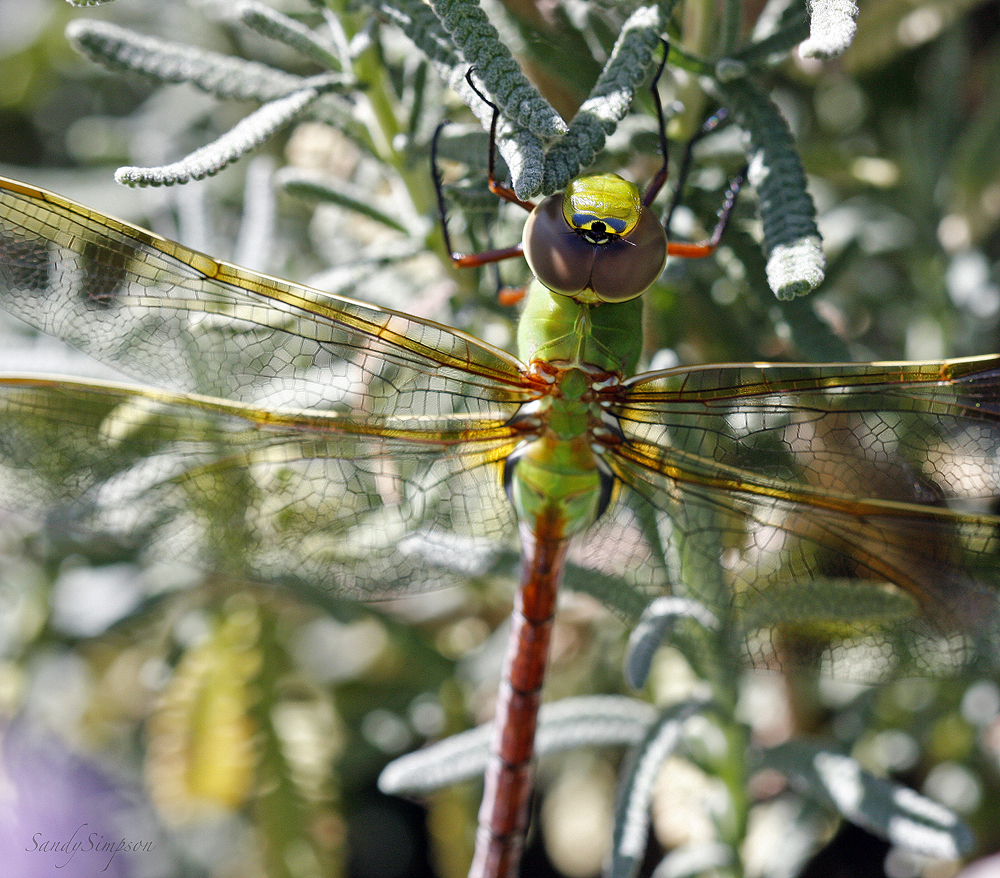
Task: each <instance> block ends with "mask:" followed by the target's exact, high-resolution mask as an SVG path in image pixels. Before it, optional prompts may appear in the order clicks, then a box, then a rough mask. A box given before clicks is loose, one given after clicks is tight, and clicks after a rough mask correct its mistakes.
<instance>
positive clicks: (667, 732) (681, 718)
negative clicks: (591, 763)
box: [608, 701, 705, 878]
mask: <svg viewBox="0 0 1000 878" xmlns="http://www.w3.org/2000/svg"><path fill="white" fill-rule="evenodd" d="M704 708H705V702H703V701H684V702H681V703H680V704H674V705H672V706H670V707H669V708H667V709H666V710H665V711H664V712H663V713H662V714H661V716H660V717H659V719H658V720H657V721H656V722H655V723H654V724H653V725H652V726H650V727H649V731H648V732H647V733H646V737H645V738H644V739H643V741H642V743H641V744H640V745H639V747H638V749H637V752H636V755H635V757H634V758H633V759H632V761H631V762H630V764H629V765H628V768H627V769H626V772H625V774H624V779H623V782H622V785H621V792H620V794H619V797H618V805H617V807H616V809H615V829H614V838H613V840H612V849H611V863H610V866H609V868H608V874H609V875H610V878H632V876H634V875H635V874H636V872H637V871H638V869H639V866H640V865H641V864H642V859H643V856H644V855H645V853H646V837H647V835H648V833H649V821H650V808H651V807H652V802H653V788H654V786H655V784H656V777H657V775H658V774H659V772H660V767H661V766H662V765H663V763H664V762H665V761H666V760H667V759H668V758H669V757H671V756H673V754H674V753H676V752H677V749H678V747H680V744H681V732H682V730H683V728H684V723H685V722H687V720H688V719H690V718H691V717H692V716H694V715H695V714H696V713H698V712H699V711H701V710H704Z"/></svg>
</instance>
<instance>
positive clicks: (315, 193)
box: [278, 167, 410, 234]
mask: <svg viewBox="0 0 1000 878" xmlns="http://www.w3.org/2000/svg"><path fill="white" fill-rule="evenodd" d="M278 182H279V183H280V185H281V186H282V188H283V189H284V190H285V191H286V192H288V193H289V194H291V195H295V196H297V197H299V198H311V199H316V200H318V201H325V202H328V203H330V204H337V205H340V206H341V207H346V208H347V209H348V210H352V211H354V212H355V213H359V214H362V215H363V216H367V217H369V218H371V219H373V220H375V221H376V222H379V223H382V225H384V226H388V227H389V228H390V229H395V230H396V231H398V232H404V233H406V234H409V232H410V229H407V227H406V226H405V225H403V224H402V223H401V222H399V220H397V219H395V218H394V217H392V216H391V215H390V214H388V213H386V212H385V211H382V210H379V209H378V207H376V206H375V205H374V204H372V197H371V193H365V192H362V191H361V190H360V189H357V188H355V187H353V186H351V185H350V184H348V183H345V182H344V181H343V180H335V179H333V178H331V177H328V176H326V175H322V174H318V173H316V172H311V171H304V170H301V169H297V168H291V167H289V168H284V169H282V171H281V172H280V173H279V174H278Z"/></svg>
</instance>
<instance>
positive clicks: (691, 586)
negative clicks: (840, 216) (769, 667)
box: [594, 357, 1000, 665]
mask: <svg viewBox="0 0 1000 878" xmlns="http://www.w3.org/2000/svg"><path fill="white" fill-rule="evenodd" d="M612 410H613V412H614V414H615V415H616V416H617V417H618V419H619V422H620V424H621V427H622V430H623V433H624V441H623V442H622V443H621V444H620V445H618V446H617V447H616V448H615V449H614V451H613V453H612V454H610V455H609V463H610V464H611V466H612V468H613V469H614V470H615V472H616V474H617V476H618V477H619V479H620V480H621V482H622V483H623V484H624V485H625V486H627V488H625V489H623V491H622V495H621V497H620V498H619V503H618V504H617V516H612V521H611V522H609V523H605V524H599V526H598V527H599V529H600V528H604V529H605V530H610V529H613V528H615V527H617V528H619V529H620V528H623V527H627V528H628V529H629V531H630V533H631V535H632V542H631V544H630V545H632V546H633V547H634V548H633V550H632V555H633V557H632V559H631V561H630V562H625V564H624V566H619V568H618V569H632V570H634V571H637V572H636V573H635V574H634V575H633V579H634V580H635V581H636V583H637V584H639V585H641V584H642V582H643V580H645V581H646V582H647V583H648V584H649V585H651V586H653V587H655V588H657V589H662V588H667V589H671V590H673V591H675V592H676V591H679V590H680V591H684V592H686V593H687V594H689V595H693V596H695V597H697V598H698V599H699V600H701V601H703V602H704V603H705V604H706V605H708V606H709V607H710V608H711V609H712V611H713V612H715V613H717V614H718V615H719V617H720V618H723V619H730V620H731V622H732V624H733V625H735V626H737V627H739V628H740V630H741V631H742V632H743V635H744V636H745V638H746V640H747V644H748V648H749V649H750V650H751V652H752V653H754V657H755V658H756V659H757V660H758V661H773V660H775V656H774V651H775V649H776V643H777V642H778V640H779V639H780V641H781V642H782V644H783V646H782V648H783V649H784V650H785V651H788V650H789V649H791V648H792V647H791V646H790V644H791V643H792V642H793V641H796V640H798V641H800V642H806V641H809V642H813V643H816V642H823V641H829V640H832V639H833V640H835V639H844V638H847V639H855V640H858V641H859V642H864V643H865V644H866V646H867V648H868V649H869V651H874V652H875V653H877V654H878V656H879V659H878V660H879V661H881V662H883V663H888V662H890V661H898V660H899V659H900V658H901V657H902V653H904V652H907V653H909V654H908V655H907V656H906V660H907V661H908V662H912V663H916V664H919V665H926V664H928V663H931V662H934V661H937V660H939V659H940V660H942V661H945V660H948V661H950V660H952V659H956V658H961V659H963V660H965V659H967V658H968V652H969V650H970V649H973V648H977V647H973V645H971V643H970V638H971V639H974V640H978V641H980V642H981V645H985V647H986V648H988V649H991V651H995V643H996V640H995V637H996V632H997V630H998V629H997V618H996V614H997V606H998V600H997V598H998V593H1000V516H998V515H997V514H996V509H997V505H996V504H997V500H998V498H1000V462H998V452H1000V358H996V357H989V358H982V359H975V360H966V361H951V362H945V363H928V364H914V363H901V364H865V365H824V366H782V365H764V366H710V367H703V368H698V369H691V370H685V369H677V370H670V371H666V372H660V373H649V374H646V375H641V376H638V377H637V378H635V379H633V380H632V381H630V382H627V385H626V389H625V390H624V392H623V394H622V398H621V401H620V404H619V405H617V406H616V407H613V409H612ZM598 536H600V530H599V532H598ZM614 542H617V543H619V544H621V543H622V540H621V538H620V537H616V538H615V540H614ZM626 544H628V543H627V542H626ZM594 551H595V552H599V551H600V549H599V548H595V549H594ZM644 556H645V557H648V558H660V559H662V561H661V563H660V564H659V565H656V564H651V563H648V562H647V563H645V564H639V563H637V562H638V560H639V559H640V558H642V557H644ZM621 564H622V560H621V559H620V560H619V565H621ZM737 611H738V612H737ZM775 629H781V630H783V632H784V634H783V636H782V637H781V638H777V639H776V638H775V636H774V630H775ZM801 635H808V636H805V637H802V636H801ZM991 639H992V640H993V644H994V646H993V647H992V648H991V647H990V646H989V642H990V640H991ZM917 652H919V653H920V654H919V655H917V654H916V653H917ZM869 660H871V656H869Z"/></svg>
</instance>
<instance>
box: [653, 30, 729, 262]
mask: <svg viewBox="0 0 1000 878" xmlns="http://www.w3.org/2000/svg"><path fill="white" fill-rule="evenodd" d="M660 42H661V43H662V45H663V58H662V59H661V60H660V66H659V67H657V68H656V75H655V76H654V77H653V81H652V83H650V86H649V88H650V93H651V95H652V97H653V105H654V106H655V107H656V120H657V123H658V126H657V127H658V133H659V139H660V154H661V155H662V156H663V164H662V165H661V166H660V170H659V171H657V173H656V176H655V177H653V179H652V180H651V181H650V183H649V186H648V187H647V188H646V192H645V194H644V195H643V197H642V203H643V204H645V205H646V207H649V206H650V205H651V204H652V203H653V201H654V199H655V198H656V196H657V195H658V194H659V193H660V190H661V189H662V188H663V184H664V183H666V181H667V175H668V167H669V152H670V150H669V145H668V142H667V120H666V116H665V114H664V112H663V101H662V100H661V99H660V92H659V90H658V89H657V85H658V84H659V82H660V77H661V76H662V75H663V69H664V67H666V65H667V57H668V56H669V54H670V44H669V43H668V42H667V41H666V40H661V41H660ZM728 115H729V111H728V110H727V109H726V108H725V107H723V108H722V109H720V110H719V111H718V112H716V113H713V114H712V115H711V116H709V117H708V119H706V120H705V122H704V123H703V124H702V126H701V128H700V129H699V130H698V132H697V133H696V134H695V135H694V136H693V137H692V138H691V139H690V140H689V141H688V143H687V146H686V147H685V148H684V156H683V158H682V159H681V166H680V171H679V173H678V175H677V185H676V187H675V188H674V194H673V197H672V198H671V199H670V207H669V209H668V210H667V216H666V219H665V220H664V223H663V227H664V229H666V231H667V236H668V238H669V235H670V223H671V221H672V220H673V216H674V211H675V210H676V209H677V206H678V205H679V204H680V200H681V197H682V195H683V194H684V186H685V185H686V183H687V178H688V174H689V173H690V171H691V160H692V157H693V155H694V148H695V146H696V145H697V144H698V142H699V141H700V140H702V139H703V138H705V137H707V136H708V135H709V134H712V133H713V132H714V131H717V130H718V129H719V128H720V127H721V126H722V125H723V124H725V122H726V119H727V116H728ZM746 174H747V168H746V167H744V168H743V169H742V170H741V171H740V172H739V173H738V174H737V175H736V176H735V177H733V179H732V180H731V181H730V183H729V187H728V188H727V189H726V194H725V197H724V198H723V203H722V208H721V209H720V210H719V213H718V221H717V222H716V225H715V228H714V229H713V230H712V234H711V235H710V236H709V237H708V238H706V239H705V240H704V241H699V242H698V243H693V244H692V243H685V242H681V241H676V242H674V241H669V242H668V244H667V253H668V254H669V255H671V256H682V257H685V258H689V259H697V258H700V257H703V256H711V255H712V254H713V253H714V252H715V251H716V250H717V249H718V247H719V241H720V240H722V235H723V233H724V232H725V231H726V226H727V225H729V219H730V217H731V216H732V213H733V208H734V207H735V206H736V198H737V196H738V195H739V192H740V188H741V187H742V186H743V183H744V181H745V180H746Z"/></svg>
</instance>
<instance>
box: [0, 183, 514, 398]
mask: <svg viewBox="0 0 1000 878" xmlns="http://www.w3.org/2000/svg"><path fill="white" fill-rule="evenodd" d="M0 306H2V307H3V308H5V309H6V310H9V311H10V312H12V313H14V314H16V315H17V316H19V317H21V318H22V319H24V320H25V321H27V322H28V323H31V324H32V325H34V326H36V327H38V328H39V329H41V330H43V331H44V332H47V333H50V334H52V335H56V336H58V337H60V338H62V339H64V340H65V341H67V342H69V343H70V344H72V345H74V346H75V347H77V348H79V349H81V350H83V351H85V352H87V353H89V354H91V355H92V356H94V357H96V358H97V359H100V360H102V361H104V362H105V363H109V364H111V365H114V366H116V367H118V368H119V369H121V370H122V371H123V372H125V373H127V374H129V375H131V376H133V377H136V378H139V379H142V380H146V381H150V382H152V383H153V384H155V385H157V386H160V387H166V388H168V389H170V390H174V391H181V392H188V393H202V394H207V395H211V396H217V397H221V398H225V399H233V400H238V401H240V402H245V403H248V404H254V405H259V404H262V403H263V404H267V405H274V404H289V405H295V406H298V407H301V408H318V409H324V410H326V409H341V410H348V409H350V410H353V411H354V412H355V413H357V414H358V416H359V417H360V416H363V415H365V414H372V415H373V416H375V417H380V416H382V415H384V414H390V415H391V414H394V413H397V412H404V411H416V412H418V413H419V412H421V411H422V410H423V407H424V406H425V405H428V404H427V403H425V402H423V400H424V399H425V395H426V394H427V393H432V394H433V395H434V399H433V401H432V403H430V404H429V405H430V406H432V407H433V408H435V409H436V410H437V411H438V412H439V413H444V412H445V411H446V410H449V409H450V410H451V411H454V412H462V413H464V412H472V413H474V414H476V415H479V414H485V415H496V414H497V413H498V411H500V409H501V408H502V407H503V406H504V405H505V404H507V403H510V402H512V401H514V402H517V401H521V400H522V399H523V393H522V390H521V371H522V367H521V365H520V363H518V361H517V360H516V359H515V358H514V357H512V356H510V355H509V354H507V353H505V352H504V351H502V350H500V349H498V348H494V347H492V346H491V345H488V344H486V343H484V342H480V341H478V340H476V339H474V338H472V337H471V336H468V335H465V334H464V333H461V332H458V331H456V330H452V329H449V328H447V327H444V326H441V325H439V324H436V323H434V322H432V321H429V320H422V319H419V318H416V317H409V316H407V315H404V314H401V313H398V312H394V311H390V310H386V309H381V308H377V307H375V306H372V305H367V304H364V303H361V302H355V301H352V300H350V299H345V298H341V297H338V296H333V295H329V294H326V293H322V292H320V291H318V290H313V289H309V288H307V287H303V286H299V285H297V284H293V283H290V282H288V281H283V280H279V279H277V278H270V277H266V276H264V275H261V274H257V273H256V272H253V271H250V270H248V269H243V268H238V267H236V266H233V265H229V264H228V263H225V262H219V261H216V260H214V259H212V258H211V257H209V256H205V255H204V254H202V253H198V252H196V251H194V250H189V249H188V248H186V247H183V246H182V245H180V244H177V243H175V242H173V241H169V240H167V239H165V238H161V237H159V236H158V235H155V234H153V233H152V232H148V231H145V230H143V229H140V228H138V227H136V226H133V225H130V224H128V223H125V222H122V221H119V220H116V219H114V218H112V217H108V216H105V215H103V214H101V213H98V212H96V211H92V210H90V209H88V208H86V207H83V206H82V205H79V204H76V203H74V202H72V201H69V200H67V199H64V198H61V197H60V196H58V195H54V194H53V193H50V192H46V191H44V190H40V189H35V188H32V187H30V186H26V185H25V184H22V183H18V182H16V181H12V180H6V179H3V178H0Z"/></svg>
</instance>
